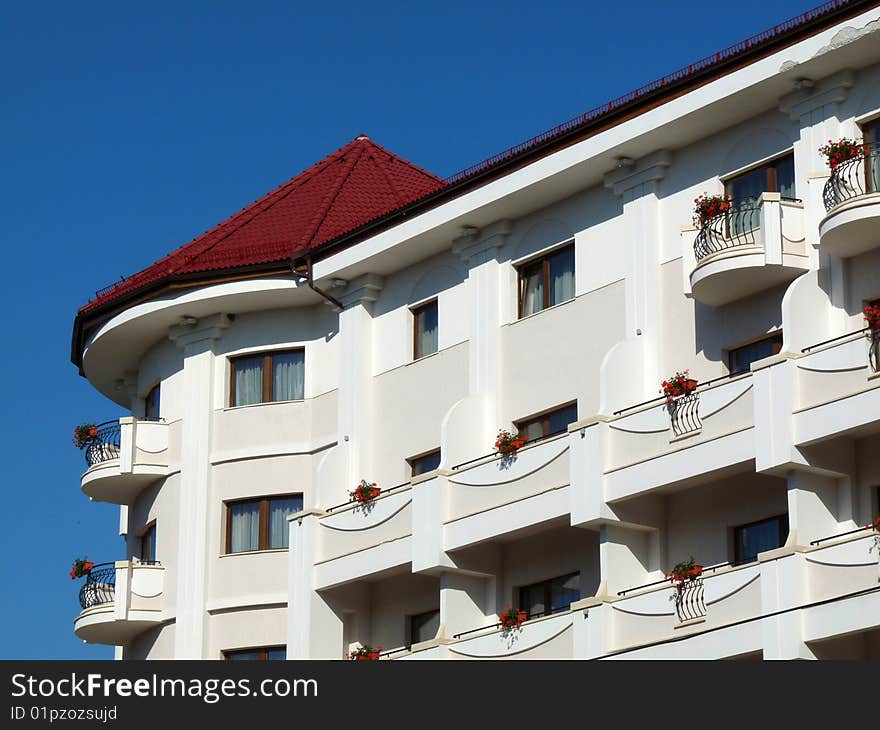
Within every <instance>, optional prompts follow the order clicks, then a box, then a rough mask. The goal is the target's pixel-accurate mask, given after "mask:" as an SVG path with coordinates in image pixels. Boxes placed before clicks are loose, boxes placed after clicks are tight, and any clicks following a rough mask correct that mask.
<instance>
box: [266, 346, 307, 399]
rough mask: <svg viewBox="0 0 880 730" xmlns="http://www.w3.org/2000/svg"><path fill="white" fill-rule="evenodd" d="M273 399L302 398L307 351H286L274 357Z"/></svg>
mask: <svg viewBox="0 0 880 730" xmlns="http://www.w3.org/2000/svg"><path fill="white" fill-rule="evenodd" d="M272 362H273V367H274V373H273V377H272V400H302V399H303V395H304V391H305V372H306V369H305V366H306V358H305V352H303V351H302V350H299V351H297V352H285V353H282V354H278V355H274V356H273V357H272Z"/></svg>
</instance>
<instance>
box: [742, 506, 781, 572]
mask: <svg viewBox="0 0 880 730" xmlns="http://www.w3.org/2000/svg"><path fill="white" fill-rule="evenodd" d="M787 537H788V515H777V516H776V517H770V518H769V519H766V520H760V521H759V522H750V523H749V524H747V525H740V526H739V527H734V528H733V545H734V558H733V560H734V564H735V565H741V564H743V563H753V562H754V561H756V560H757V559H758V553H762V552H764V551H765V550H774V549H776V548H778V547H782V546H783V545H784V544H785V539H786V538H787Z"/></svg>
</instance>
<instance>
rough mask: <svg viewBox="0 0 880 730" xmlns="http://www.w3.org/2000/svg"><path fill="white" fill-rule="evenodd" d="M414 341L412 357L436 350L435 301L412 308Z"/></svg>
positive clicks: (415, 357)
mask: <svg viewBox="0 0 880 730" xmlns="http://www.w3.org/2000/svg"><path fill="white" fill-rule="evenodd" d="M413 318H414V326H415V341H414V347H415V350H414V352H413V358H414V359H416V360H418V359H419V358H420V357H425V355H432V354H433V353H435V352H437V318H438V315H437V302H436V301H435V302H431V303H429V304H426V305H424V306H423V307H419V308H418V309H415V310H413Z"/></svg>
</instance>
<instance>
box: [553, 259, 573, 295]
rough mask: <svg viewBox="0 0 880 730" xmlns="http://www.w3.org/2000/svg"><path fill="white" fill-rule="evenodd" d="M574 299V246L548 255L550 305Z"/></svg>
mask: <svg viewBox="0 0 880 730" xmlns="http://www.w3.org/2000/svg"><path fill="white" fill-rule="evenodd" d="M569 299H574V246H567V247H566V248H564V249H563V250H562V251H559V252H558V253H555V254H553V255H552V256H550V306H553V305H554V304H560V303H562V302H567V301H568V300H569Z"/></svg>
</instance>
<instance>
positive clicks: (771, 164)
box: [724, 150, 794, 195]
mask: <svg viewBox="0 0 880 730" xmlns="http://www.w3.org/2000/svg"><path fill="white" fill-rule="evenodd" d="M788 158H791V160H792V162H794V150H789V151H788V152H784V153H783V154H781V155H778V156H777V157H774V158H773V159H770V160H767V161H766V162H762V163H761V164H760V165H755V166H754V167H750V168H749V169H748V170H743V171H742V172H738V173H737V174H736V175H732V176H730V177H729V178H727V179H725V180H724V193H725V195H731V192H730V184H731V183H732V182H733V181H734V180H737V179H738V178H741V177H744V176H746V175H751V174H753V173H754V172H755V170H760V169H761V168H766V172H767V176H766V184H765V190H764V192H765V193H775V192H778V191H779V181H778V178H777V173H776V168H777V166H778V163H779V162H780V161H782V160H786V159H788Z"/></svg>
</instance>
